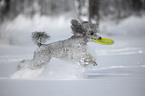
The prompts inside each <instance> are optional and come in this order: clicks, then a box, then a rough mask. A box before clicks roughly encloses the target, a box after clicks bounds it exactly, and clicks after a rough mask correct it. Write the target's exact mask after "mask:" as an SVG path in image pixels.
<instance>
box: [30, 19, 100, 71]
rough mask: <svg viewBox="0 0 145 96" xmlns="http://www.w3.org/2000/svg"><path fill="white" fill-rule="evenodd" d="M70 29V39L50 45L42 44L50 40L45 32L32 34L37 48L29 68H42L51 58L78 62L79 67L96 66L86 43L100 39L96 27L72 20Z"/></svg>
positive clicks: (85, 22)
mask: <svg viewBox="0 0 145 96" xmlns="http://www.w3.org/2000/svg"><path fill="white" fill-rule="evenodd" d="M71 29H72V32H73V36H72V37H70V38H68V39H66V40H62V41H57V42H54V43H50V44H42V43H45V41H46V40H47V39H49V38H50V37H49V36H48V35H47V34H46V33H45V32H34V33H32V39H33V41H34V42H35V43H36V44H37V45H38V47H39V48H38V49H37V50H36V51H35V52H34V57H33V60H32V63H31V68H32V69H37V68H42V67H43V66H44V65H46V64H47V63H48V62H49V61H50V59H51V58H53V57H54V58H59V59H63V60H67V61H75V62H79V63H80V65H84V66H85V65H88V64H92V65H93V66H96V65H97V63H96V60H95V58H94V57H93V56H91V55H90V54H89V53H88V52H87V42H91V41H93V40H92V38H94V39H101V37H100V36H99V35H97V34H96V33H97V27H96V25H95V24H91V23H89V22H87V21H84V22H82V23H80V22H79V21H77V20H74V19H73V20H71Z"/></svg>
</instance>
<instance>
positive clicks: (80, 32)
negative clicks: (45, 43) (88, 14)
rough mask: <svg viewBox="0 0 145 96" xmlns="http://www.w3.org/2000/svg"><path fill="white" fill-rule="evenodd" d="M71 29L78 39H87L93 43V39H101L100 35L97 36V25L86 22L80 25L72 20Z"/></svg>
mask: <svg viewBox="0 0 145 96" xmlns="http://www.w3.org/2000/svg"><path fill="white" fill-rule="evenodd" d="M71 24H72V25H71V29H72V31H73V34H74V35H75V36H77V37H83V38H87V39H88V40H89V41H93V40H92V39H93V38H94V39H101V37H100V36H99V35H97V32H98V31H97V27H96V25H95V24H92V23H89V22H87V21H84V22H82V23H79V21H77V20H74V19H72V20H71Z"/></svg>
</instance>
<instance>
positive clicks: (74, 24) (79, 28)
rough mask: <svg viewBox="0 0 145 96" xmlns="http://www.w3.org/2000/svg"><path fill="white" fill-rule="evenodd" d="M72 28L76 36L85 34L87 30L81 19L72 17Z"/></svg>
mask: <svg viewBox="0 0 145 96" xmlns="http://www.w3.org/2000/svg"><path fill="white" fill-rule="evenodd" d="M71 24H72V25H71V29H72V31H73V34H74V35H76V36H83V35H84V34H85V32H86V30H85V29H84V28H83V26H82V25H81V23H79V21H77V20H75V19H72V20H71Z"/></svg>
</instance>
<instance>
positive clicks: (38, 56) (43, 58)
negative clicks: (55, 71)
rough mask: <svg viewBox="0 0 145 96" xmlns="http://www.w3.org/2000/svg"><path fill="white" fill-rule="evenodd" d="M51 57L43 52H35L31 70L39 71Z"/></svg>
mask: <svg viewBox="0 0 145 96" xmlns="http://www.w3.org/2000/svg"><path fill="white" fill-rule="evenodd" d="M50 59H51V57H50V56H49V55H48V54H47V52H45V51H40V52H35V53H34V57H33V60H32V63H31V66H30V67H31V69H39V68H42V67H43V66H45V65H46V64H47V63H48V62H49V61H50Z"/></svg>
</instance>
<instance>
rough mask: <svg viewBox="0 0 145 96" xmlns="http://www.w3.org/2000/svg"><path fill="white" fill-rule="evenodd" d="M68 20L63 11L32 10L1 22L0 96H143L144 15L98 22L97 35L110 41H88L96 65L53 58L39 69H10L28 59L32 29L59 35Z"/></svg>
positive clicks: (58, 37)
mask: <svg viewBox="0 0 145 96" xmlns="http://www.w3.org/2000/svg"><path fill="white" fill-rule="evenodd" d="M38 18H39V19H38ZM20 20H21V22H22V23H21V24H19V21H20ZM69 20H70V19H64V18H63V16H62V17H60V18H46V17H43V16H42V17H41V16H39V15H38V14H37V15H36V16H35V17H33V18H32V19H27V18H26V17H25V16H22V15H21V16H18V18H16V19H15V20H14V21H13V22H7V23H5V24H4V25H3V26H2V28H3V30H4V32H3V36H4V38H1V44H0V96H106V95H107V96H144V94H145V91H144V89H145V77H144V73H145V63H144V62H145V60H144V58H145V43H144V42H145V38H144V36H145V32H144V30H145V27H144V25H145V22H144V21H145V17H144V16H143V17H140V18H139V17H129V18H127V19H125V20H124V21H122V22H120V23H118V24H116V23H110V22H101V23H100V31H101V33H100V35H101V36H102V37H104V38H106V37H107V38H111V39H113V40H114V41H115V44H113V45H100V44H97V43H95V42H91V43H88V51H89V52H90V53H91V54H92V55H93V56H95V57H96V59H97V63H98V66H96V67H92V66H89V67H86V68H83V67H80V66H79V65H78V64H74V63H70V62H65V61H62V60H59V59H56V58H53V59H52V60H51V62H50V63H49V64H48V65H47V66H46V68H44V69H40V70H33V72H32V70H29V69H27V68H26V69H24V70H22V71H17V72H16V73H15V71H16V66H17V65H18V64H19V63H20V61H22V60H24V59H25V60H27V63H29V62H30V61H31V59H32V58H33V52H34V51H35V50H36V48H37V46H35V45H34V44H33V43H32V41H31V32H33V31H35V30H37V31H46V32H48V33H49V34H50V36H51V40H50V41H48V43H49V42H55V41H58V40H63V39H66V38H69V37H70V36H71V35H72V34H71V30H70V28H69V26H70V24H69ZM6 25H7V26H6ZM62 33H63V34H62ZM17 34H18V35H17ZM10 38H11V39H10ZM11 40H13V41H12V43H10V41H11ZM14 73H15V74H14Z"/></svg>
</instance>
